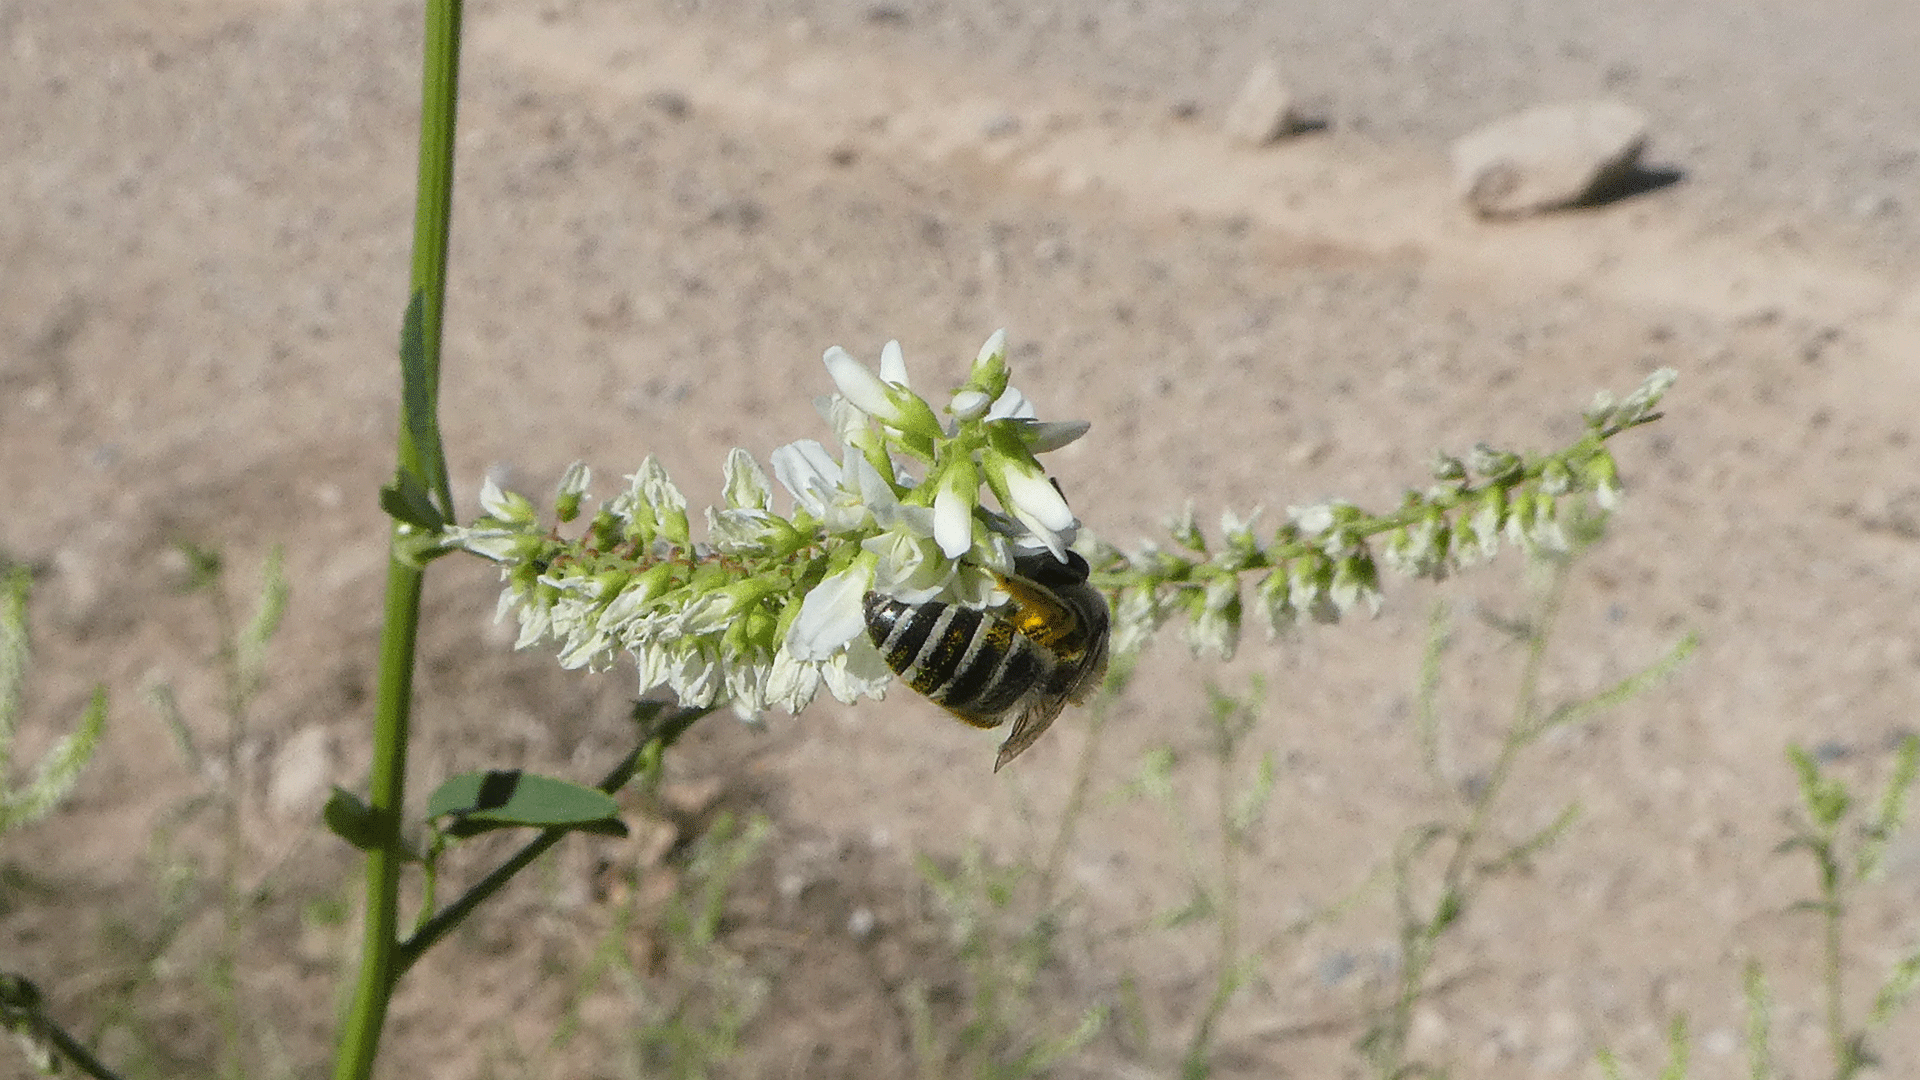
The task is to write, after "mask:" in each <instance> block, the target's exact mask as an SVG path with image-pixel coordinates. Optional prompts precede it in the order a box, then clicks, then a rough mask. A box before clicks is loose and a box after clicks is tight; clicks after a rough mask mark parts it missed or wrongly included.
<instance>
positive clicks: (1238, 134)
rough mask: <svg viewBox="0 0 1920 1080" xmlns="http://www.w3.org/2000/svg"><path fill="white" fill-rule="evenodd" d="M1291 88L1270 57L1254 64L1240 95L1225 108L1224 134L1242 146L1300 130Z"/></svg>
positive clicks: (1256, 144) (1253, 144)
mask: <svg viewBox="0 0 1920 1080" xmlns="http://www.w3.org/2000/svg"><path fill="white" fill-rule="evenodd" d="M1300 126H1301V125H1300V117H1299V116H1298V114H1297V113H1295V111H1294V100H1293V91H1292V90H1289V89H1288V88H1287V84H1286V83H1285V82H1283V81H1281V78H1280V68H1279V66H1278V65H1276V64H1274V63H1273V62H1272V61H1266V62H1263V63H1261V64H1260V65H1258V66H1257V67H1255V68H1254V69H1253V71H1252V73H1251V74H1249V75H1248V76H1247V81H1246V82H1245V83H1244V84H1242V85H1241V87H1240V96H1239V97H1237V98H1235V99H1234V102H1233V104H1232V105H1231V106H1229V107H1228V108H1227V115H1226V117H1225V119H1223V120H1222V121H1221V123H1220V128H1221V130H1222V131H1224V132H1226V135H1227V138H1229V139H1231V140H1233V141H1234V142H1237V143H1240V144H1242V145H1244V146H1265V145H1267V144H1268V143H1270V142H1273V141H1275V140H1276V139H1281V138H1284V137H1286V136H1288V135H1291V134H1293V133H1295V132H1296V131H1298V130H1300Z"/></svg>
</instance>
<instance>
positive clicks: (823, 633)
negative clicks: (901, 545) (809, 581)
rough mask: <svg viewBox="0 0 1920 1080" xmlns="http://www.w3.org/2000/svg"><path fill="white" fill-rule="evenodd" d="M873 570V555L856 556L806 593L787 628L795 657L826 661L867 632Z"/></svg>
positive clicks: (787, 641) (788, 645)
mask: <svg viewBox="0 0 1920 1080" xmlns="http://www.w3.org/2000/svg"><path fill="white" fill-rule="evenodd" d="M873 569H874V559H873V558H872V557H871V556H867V557H862V558H858V559H855V560H854V561H853V564H852V565H851V566H848V567H847V568H846V569H845V570H842V571H840V572H839V573H837V574H830V575H828V576H827V577H826V578H825V579H823V580H822V581H821V582H820V584H818V585H815V586H814V587H813V588H812V589H811V590H809V591H808V592H807V595H806V597H805V598H804V599H802V600H801V601H800V614H799V615H798V616H796V617H795V618H794V620H793V625H792V626H791V627H789V628H788V630H787V640H786V645H785V647H786V649H787V651H789V652H791V653H792V654H793V657H794V659H796V660H813V661H820V660H826V659H828V658H829V657H831V656H833V655H834V654H835V653H836V652H838V651H840V650H841V649H842V648H843V647H844V646H845V645H846V644H847V643H848V642H850V641H852V640H853V639H854V638H856V637H859V636H861V635H862V634H863V633H864V631H865V630H866V627H867V615H866V598H867V592H868V590H870V589H871V588H873Z"/></svg>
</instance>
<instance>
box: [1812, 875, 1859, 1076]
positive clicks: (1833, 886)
mask: <svg viewBox="0 0 1920 1080" xmlns="http://www.w3.org/2000/svg"><path fill="white" fill-rule="evenodd" d="M1820 857H1821V861H1822V862H1823V864H1825V865H1824V867H1823V868H1824V869H1825V870H1826V872H1825V873H1823V874H1822V875H1821V879H1822V880H1821V892H1822V894H1823V895H1822V896H1821V898H1820V909H1821V914H1822V917H1823V918H1824V920H1825V922H1826V933H1825V935H1824V939H1825V940H1824V942H1823V947H1822V949H1821V951H1822V953H1823V954H1824V955H1823V956H1822V957H1821V960H1822V964H1821V966H1822V968H1823V969H1824V970H1823V972H1822V974H1823V976H1824V978H1823V979H1822V981H1823V982H1824V983H1825V984H1826V985H1825V989H1826V998H1827V1045H1828V1046H1829V1047H1830V1048H1831V1049H1832V1053H1833V1074H1834V1076H1835V1077H1836V1078H1837V1080H1847V1078H1848V1077H1851V1076H1852V1075H1853V1074H1854V1073H1856V1072H1858V1071H1859V1062H1857V1061H1855V1060H1854V1052H1853V1043H1852V1040H1850V1039H1848V1038H1847V1011H1846V992H1845V991H1846V987H1845V983H1844V981H1843V977H1844V974H1843V970H1842V966H1841V952H1840V938H1841V933H1840V931H1841V927H1840V920H1841V917H1842V911H1843V909H1842V907H1841V904H1842V903H1843V900H1842V898H1841V896H1840V888H1841V883H1840V873H1839V865H1838V864H1839V859H1838V857H1837V856H1836V854H1835V852H1834V851H1833V849H1832V846H1831V838H1828V839H1827V840H1825V841H1823V843H1822V849H1821V852H1820Z"/></svg>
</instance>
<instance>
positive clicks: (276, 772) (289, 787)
mask: <svg viewBox="0 0 1920 1080" xmlns="http://www.w3.org/2000/svg"><path fill="white" fill-rule="evenodd" d="M333 769H334V760H333V746H332V744H331V740H329V739H328V737H327V729H326V728H325V727H323V726H321V725H319V724H315V725H313V726H312V727H307V728H302V729H300V730H299V731H298V732H295V733H294V736H293V737H292V738H291V739H288V740H287V741H286V742H285V743H284V744H282V745H281V747H280V752H279V753H278V754H275V755H274V758H273V778H272V779H271V780H269V781H268V782H267V806H268V808H269V809H271V810H272V811H273V812H274V813H275V814H278V815H280V816H281V817H286V818H296V817H304V816H307V815H309V814H311V813H313V812H314V811H315V810H318V809H319V807H320V803H321V801H322V800H324V799H325V798H326V796H327V788H328V784H329V782H330V781H331V779H332V777H333Z"/></svg>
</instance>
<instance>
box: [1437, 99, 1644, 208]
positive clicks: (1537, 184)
mask: <svg viewBox="0 0 1920 1080" xmlns="http://www.w3.org/2000/svg"><path fill="white" fill-rule="evenodd" d="M1646 142H1647V117H1646V114H1645V113H1642V112H1641V111H1640V110H1638V109H1635V108H1633V107H1632V106H1630V105H1625V104H1622V103H1621V102H1618V101H1582V102H1570V103H1567V104H1562V105H1542V106H1538V107H1535V108H1532V109H1528V110H1527V111H1525V112H1522V113H1516V114H1515V115H1513V116H1509V117H1506V118H1504V119H1501V120H1495V121H1494V122H1493V123H1490V124H1488V125H1486V126H1485V127H1482V128H1479V129H1478V130H1476V131H1473V132H1471V133H1469V134H1467V135H1464V136H1462V137H1460V138H1459V139H1457V140H1455V141H1454V144H1453V176H1454V184H1455V187H1456V189H1457V190H1458V191H1459V193H1460V197H1461V198H1463V199H1465V200H1466V202H1467V205H1469V206H1471V207H1472V208H1473V209H1474V211H1475V212H1477V213H1479V214H1480V215H1482V216H1484V217H1514V216H1519V215H1522V214H1533V213H1539V212H1541V211H1543V210H1556V209H1559V208H1562V207H1567V206H1575V205H1578V204H1579V203H1581V202H1584V201H1586V200H1587V199H1589V198H1591V197H1592V196H1593V194H1594V193H1595V192H1596V191H1603V190H1605V189H1606V188H1607V187H1609V186H1611V185H1613V184H1616V183H1618V182H1619V181H1621V180H1622V179H1624V178H1625V177H1627V176H1628V175H1630V174H1631V173H1632V171H1633V169H1634V166H1635V165H1636V164H1637V163H1638V162H1639V160H1640V151H1641V149H1642V148H1643V147H1644V146H1645V145H1646Z"/></svg>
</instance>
